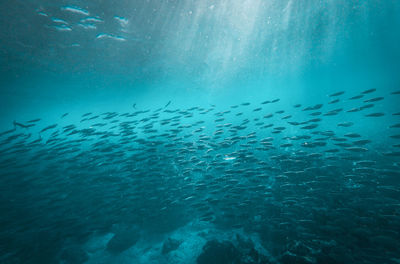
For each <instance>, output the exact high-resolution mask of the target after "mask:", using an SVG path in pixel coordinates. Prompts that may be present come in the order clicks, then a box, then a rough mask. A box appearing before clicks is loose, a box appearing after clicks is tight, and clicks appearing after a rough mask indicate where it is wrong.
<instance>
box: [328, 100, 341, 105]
mask: <svg viewBox="0 0 400 264" xmlns="http://www.w3.org/2000/svg"><path fill="white" fill-rule="evenodd" d="M338 102H340V100H339V99H335V100H332V101H330V102H329V103H328V104H336V103H338Z"/></svg>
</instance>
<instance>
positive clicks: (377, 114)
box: [365, 113, 385, 117]
mask: <svg viewBox="0 0 400 264" xmlns="http://www.w3.org/2000/svg"><path fill="white" fill-rule="evenodd" d="M384 115H385V114H384V113H371V114H367V115H365V116H366V117H381V116H384Z"/></svg>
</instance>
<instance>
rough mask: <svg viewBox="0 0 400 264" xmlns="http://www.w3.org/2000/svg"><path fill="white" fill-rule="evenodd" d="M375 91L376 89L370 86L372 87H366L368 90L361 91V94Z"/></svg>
mask: <svg viewBox="0 0 400 264" xmlns="http://www.w3.org/2000/svg"><path fill="white" fill-rule="evenodd" d="M375 91H376V89H375V88H372V89H368V90H365V91H363V92H362V94H369V93H373V92H375Z"/></svg>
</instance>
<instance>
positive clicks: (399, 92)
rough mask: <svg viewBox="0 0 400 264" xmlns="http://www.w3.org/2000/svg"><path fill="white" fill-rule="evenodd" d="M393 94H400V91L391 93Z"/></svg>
mask: <svg viewBox="0 0 400 264" xmlns="http://www.w3.org/2000/svg"><path fill="white" fill-rule="evenodd" d="M391 94H400V90H397V91H394V92H391Z"/></svg>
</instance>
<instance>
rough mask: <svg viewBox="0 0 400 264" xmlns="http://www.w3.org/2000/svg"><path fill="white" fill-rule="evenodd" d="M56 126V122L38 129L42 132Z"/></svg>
mask: <svg viewBox="0 0 400 264" xmlns="http://www.w3.org/2000/svg"><path fill="white" fill-rule="evenodd" d="M56 126H57V124H54V125H50V126H47V127H45V128H43V129H42V130H41V131H40V133H42V132H44V131H46V130H49V129H53V128H55V127H56Z"/></svg>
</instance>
